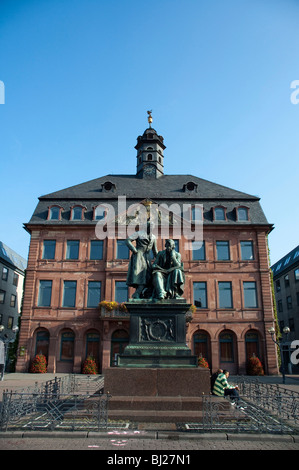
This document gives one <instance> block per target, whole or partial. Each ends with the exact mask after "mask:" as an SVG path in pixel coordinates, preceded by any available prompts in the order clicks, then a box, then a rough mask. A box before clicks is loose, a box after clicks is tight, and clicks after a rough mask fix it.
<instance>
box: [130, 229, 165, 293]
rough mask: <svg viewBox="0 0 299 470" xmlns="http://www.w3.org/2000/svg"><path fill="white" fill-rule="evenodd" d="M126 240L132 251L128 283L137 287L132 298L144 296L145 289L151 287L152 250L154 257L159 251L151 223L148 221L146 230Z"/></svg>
mask: <svg viewBox="0 0 299 470" xmlns="http://www.w3.org/2000/svg"><path fill="white" fill-rule="evenodd" d="M134 240H135V241H136V246H134V245H133V241H134ZM126 242H127V245H128V247H129V249H130V251H132V255H131V258H130V261H129V268H128V274H127V285H128V286H133V287H135V288H136V291H135V292H134V294H133V295H132V298H133V299H140V298H143V297H144V294H145V290H146V289H148V288H150V287H151V280H152V265H151V259H150V255H151V251H152V252H153V255H154V257H156V255H157V253H158V250H157V241H156V237H155V235H153V234H151V224H150V223H149V222H148V223H147V231H146V232H145V231H140V232H136V233H135V234H134V235H133V236H132V237H129V238H128V239H127V240H126Z"/></svg>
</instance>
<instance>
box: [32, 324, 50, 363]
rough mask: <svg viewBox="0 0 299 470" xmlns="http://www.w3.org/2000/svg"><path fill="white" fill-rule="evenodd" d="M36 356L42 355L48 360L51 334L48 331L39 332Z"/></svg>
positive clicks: (37, 334)
mask: <svg viewBox="0 0 299 470" xmlns="http://www.w3.org/2000/svg"><path fill="white" fill-rule="evenodd" d="M35 354H42V355H43V356H45V357H46V358H47V360H48V355H49V332H48V331H47V330H39V331H37V333H36V340H35Z"/></svg>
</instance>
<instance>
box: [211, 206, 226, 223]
mask: <svg viewBox="0 0 299 470" xmlns="http://www.w3.org/2000/svg"><path fill="white" fill-rule="evenodd" d="M213 219H214V220H226V209H225V207H222V206H219V207H213Z"/></svg>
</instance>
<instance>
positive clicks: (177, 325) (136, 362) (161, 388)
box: [105, 299, 210, 423]
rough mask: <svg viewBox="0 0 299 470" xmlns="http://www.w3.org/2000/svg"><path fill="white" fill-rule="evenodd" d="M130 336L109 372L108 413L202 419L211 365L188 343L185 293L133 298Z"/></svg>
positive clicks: (165, 419)
mask: <svg viewBox="0 0 299 470" xmlns="http://www.w3.org/2000/svg"><path fill="white" fill-rule="evenodd" d="M126 306H127V309H128V311H129V313H130V342H129V344H128V346H127V347H126V348H125V351H124V353H123V354H121V355H120V356H119V359H118V366H119V367H116V368H111V369H108V370H106V372H105V393H108V392H109V394H111V395H112V396H111V399H110V401H109V418H111V419H129V420H133V421H139V422H156V423H157V422H159V423H162V422H163V423H177V422H184V421H186V420H187V421H188V422H189V421H199V420H200V419H201V405H202V395H203V394H209V393H210V370H209V369H203V368H200V367H198V366H197V356H193V355H192V354H191V350H190V349H189V348H188V347H187V346H186V313H187V311H188V310H189V308H190V304H187V303H186V301H185V300H184V299H176V300H169V301H165V300H163V301H157V302H151V301H146V300H144V301H143V300H139V301H136V300H135V301H134V300H132V301H130V302H128V303H127V304H126Z"/></svg>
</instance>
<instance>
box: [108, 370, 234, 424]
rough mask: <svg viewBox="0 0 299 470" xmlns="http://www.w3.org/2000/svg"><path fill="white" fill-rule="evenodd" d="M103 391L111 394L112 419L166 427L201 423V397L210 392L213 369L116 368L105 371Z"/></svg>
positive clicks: (110, 413)
mask: <svg viewBox="0 0 299 470" xmlns="http://www.w3.org/2000/svg"><path fill="white" fill-rule="evenodd" d="M104 388H105V393H109V394H110V395H111V398H110V400H109V410H108V416H109V419H116V420H117V419H122V420H124V419H126V420H129V421H133V422H137V423H160V424H161V423H163V425H165V426H169V423H180V422H181V423H186V422H197V423H198V422H201V420H202V403H203V402H202V397H203V395H209V393H210V370H209V369H204V368H201V367H197V368H179V369H177V368H168V369H167V368H159V369H153V368H151V369H149V368H142V369H138V368H129V369H127V368H124V367H115V368H111V369H107V370H106V372H105V387H104ZM215 398H217V399H218V398H219V397H215ZM228 405H229V404H228Z"/></svg>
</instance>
